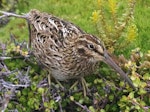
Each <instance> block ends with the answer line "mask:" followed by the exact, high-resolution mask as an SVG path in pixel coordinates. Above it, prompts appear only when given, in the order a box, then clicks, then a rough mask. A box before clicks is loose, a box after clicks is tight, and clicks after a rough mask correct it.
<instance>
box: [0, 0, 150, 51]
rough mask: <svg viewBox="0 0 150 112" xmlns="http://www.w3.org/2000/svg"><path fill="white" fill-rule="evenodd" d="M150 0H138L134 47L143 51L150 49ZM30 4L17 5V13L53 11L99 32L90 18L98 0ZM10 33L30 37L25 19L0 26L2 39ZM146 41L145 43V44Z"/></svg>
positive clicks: (94, 31) (83, 27) (31, 0)
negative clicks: (136, 32)
mask: <svg viewBox="0 0 150 112" xmlns="http://www.w3.org/2000/svg"><path fill="white" fill-rule="evenodd" d="M149 1H150V0H145V1H141V0H138V1H137V4H136V9H135V22H136V25H137V28H138V37H137V39H136V41H135V43H134V44H135V45H134V47H140V48H141V49H142V50H143V51H145V52H146V51H147V50H149V49H150V45H149V44H148V43H150V38H149V35H148V34H149V33H150V25H149V23H150V19H149V18H150V13H148V12H150V7H149V6H150V5H149V4H150V2H149ZM28 4H29V5H27V4H25V3H22V2H20V3H19V4H18V6H17V10H16V12H17V13H20V14H21V13H27V12H29V11H30V10H31V9H38V10H40V11H44V12H48V13H51V14H53V15H55V16H58V17H60V18H63V19H65V20H69V21H71V22H73V23H75V24H76V25H78V26H79V27H81V29H83V30H85V31H86V32H88V33H92V34H94V35H96V34H97V32H96V29H95V27H94V25H93V23H92V21H91V19H90V17H91V14H92V12H93V11H94V10H95V9H96V6H97V5H96V0H95V1H91V0H82V1H80V0H73V1H68V0H59V1H58V0H50V1H43V0H30V1H28ZM10 33H13V34H15V35H16V37H18V39H21V40H22V39H23V40H24V39H25V40H27V39H28V32H27V26H26V24H25V21H24V20H21V19H16V18H13V19H12V20H11V22H10V23H9V24H7V25H6V26H5V27H2V28H0V38H1V40H4V41H7V40H8V38H9V35H10ZM143 43H144V44H143Z"/></svg>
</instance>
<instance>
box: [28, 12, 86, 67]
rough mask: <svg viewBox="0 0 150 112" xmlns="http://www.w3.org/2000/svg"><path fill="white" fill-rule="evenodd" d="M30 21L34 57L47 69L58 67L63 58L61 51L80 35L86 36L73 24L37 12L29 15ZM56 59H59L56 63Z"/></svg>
mask: <svg viewBox="0 0 150 112" xmlns="http://www.w3.org/2000/svg"><path fill="white" fill-rule="evenodd" d="M28 20H29V22H30V25H31V43H32V47H33V48H34V55H35V56H36V57H37V58H38V59H39V61H40V62H41V63H42V64H44V65H45V66H47V67H52V66H54V65H55V66H58V64H59V63H58V62H56V61H58V60H61V59H62V57H63V56H62V53H61V50H63V49H64V48H65V47H67V44H70V43H71V41H73V40H74V39H76V38H78V37H79V35H82V34H84V32H83V31H82V30H80V28H78V27H76V26H75V25H73V24H72V23H69V22H66V21H64V20H61V19H59V18H57V17H55V16H53V15H50V14H47V13H41V12H39V11H37V10H32V11H30V12H29V13H28ZM68 41H70V42H68ZM55 58H57V59H56V61H55Z"/></svg>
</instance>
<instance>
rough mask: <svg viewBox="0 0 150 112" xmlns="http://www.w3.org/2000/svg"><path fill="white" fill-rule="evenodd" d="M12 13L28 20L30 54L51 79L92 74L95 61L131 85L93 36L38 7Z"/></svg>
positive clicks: (95, 66)
mask: <svg viewBox="0 0 150 112" xmlns="http://www.w3.org/2000/svg"><path fill="white" fill-rule="evenodd" d="M2 13H3V14H4V12H2ZM7 14H9V13H7ZM7 14H5V15H7ZM8 16H11V15H8ZM13 16H15V15H13ZM16 16H18V17H22V18H25V19H27V20H28V23H29V26H30V27H31V29H30V41H31V45H32V49H33V53H34V55H35V57H36V58H37V59H38V61H40V62H41V63H42V64H43V65H44V66H45V67H46V68H47V69H48V70H50V71H51V75H52V77H54V78H55V79H57V80H60V81H65V80H70V79H83V77H84V76H87V75H90V74H92V73H93V72H94V71H95V69H96V68H97V64H98V63H99V62H100V61H103V62H105V63H107V64H108V65H110V66H111V67H112V68H113V69H114V70H116V71H117V72H118V73H119V74H120V75H121V76H122V77H123V78H124V79H125V80H126V81H127V82H128V83H129V85H130V86H131V87H132V88H134V86H133V84H132V82H131V80H130V79H129V78H128V77H127V75H126V74H125V73H124V71H123V70H122V69H121V68H120V67H119V66H118V65H117V64H116V63H115V62H114V61H113V60H112V59H111V57H110V56H109V55H108V53H107V50H106V49H105V47H104V45H103V42H101V41H100V40H99V39H98V38H97V37H95V36H93V35H90V34H88V33H86V32H84V31H82V30H81V29H80V28H79V27H77V26H75V25H74V24H72V23H70V22H67V21H64V20H62V19H59V18H57V17H55V16H53V15H50V14H47V13H43V12H39V11H38V10H31V11H30V12H29V13H27V14H25V15H22V16H19V15H16Z"/></svg>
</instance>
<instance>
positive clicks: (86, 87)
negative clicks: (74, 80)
mask: <svg viewBox="0 0 150 112" xmlns="http://www.w3.org/2000/svg"><path fill="white" fill-rule="evenodd" d="M81 83H82V87H83V95H84V96H86V95H87V92H88V91H89V89H88V86H87V83H86V81H85V79H84V78H83V77H82V78H81Z"/></svg>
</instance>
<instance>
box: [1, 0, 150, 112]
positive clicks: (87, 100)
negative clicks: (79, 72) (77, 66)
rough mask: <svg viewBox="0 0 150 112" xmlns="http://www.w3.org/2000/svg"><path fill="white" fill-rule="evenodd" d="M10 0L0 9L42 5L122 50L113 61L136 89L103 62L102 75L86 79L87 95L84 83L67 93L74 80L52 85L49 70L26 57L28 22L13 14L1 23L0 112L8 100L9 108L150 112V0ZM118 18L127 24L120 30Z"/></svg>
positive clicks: (21, 9) (20, 9)
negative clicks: (84, 95)
mask: <svg viewBox="0 0 150 112" xmlns="http://www.w3.org/2000/svg"><path fill="white" fill-rule="evenodd" d="M6 1H7V0H0V3H1V4H0V7H1V10H7V11H10V10H13V11H15V12H16V13H18V14H22V13H27V12H29V11H30V9H38V10H40V11H44V12H48V13H51V14H53V15H56V16H58V17H60V18H63V19H65V20H69V21H71V22H73V23H75V24H76V25H78V26H80V27H81V29H84V30H85V31H86V32H88V33H91V34H94V35H97V36H98V37H100V38H101V39H102V40H103V41H104V42H105V45H106V46H107V48H108V50H109V52H111V53H113V54H116V55H117V54H118V55H119V54H123V55H120V56H119V58H116V57H114V59H115V60H116V62H117V63H118V64H119V65H120V66H121V67H122V69H123V70H124V71H126V72H129V71H130V72H129V74H128V75H129V77H130V78H131V80H132V81H133V83H134V85H135V86H136V88H137V90H136V91H134V90H132V88H130V87H129V86H128V85H127V84H125V83H124V82H123V81H121V80H120V77H118V76H117V75H116V73H114V72H112V70H110V68H109V67H108V66H107V67H106V66H105V65H101V66H100V69H99V70H97V71H96V72H97V73H98V74H99V73H100V74H101V75H93V76H90V77H86V81H87V85H88V87H89V89H90V91H89V92H88V95H87V96H86V97H83V91H82V87H81V86H80V85H78V86H75V87H74V88H73V90H72V91H68V89H69V88H70V86H71V85H72V82H73V81H71V82H68V83H66V82H62V85H63V86H64V87H65V88H66V90H62V89H61V87H60V85H59V84H57V83H56V82H55V81H53V82H52V87H51V88H48V87H49V86H48V84H47V74H48V73H47V72H46V71H45V70H42V68H41V67H40V66H39V64H37V62H36V61H35V59H34V57H28V48H27V43H26V42H23V41H24V40H26V41H27V40H28V28H27V24H26V21H25V20H23V19H18V18H14V17H11V19H10V22H9V23H8V24H6V25H0V26H1V27H0V111H1V110H4V104H6V105H7V108H6V110H5V111H6V112H8V111H10V110H15V109H16V110H18V111H19V112H21V111H23V112H31V111H35V110H37V111H45V112H49V111H56V112H61V111H63V112H70V111H72V112H81V111H85V112H118V111H122V112H129V111H133V112H149V111H150V107H149V106H150V99H149V93H150V90H149V88H150V84H149V83H150V45H149V43H150V37H149V33H150V25H149V23H150V19H149V18H150V13H149V12H150V0H144V1H142V0H137V1H136V4H135V6H134V0H127V1H120V0H108V1H106V0H95V1H91V0H59V1H58V0H45V1H44V0H30V1H26V0H10V1H11V4H7V3H8V2H6ZM8 1H9V0H8ZM130 9H134V13H133V10H130ZM128 14H130V16H129V15H128ZM112 18H113V19H112ZM126 18H127V19H126ZM118 21H119V22H120V21H121V22H120V25H123V23H124V22H127V24H125V25H124V26H123V29H122V30H121V29H119V30H118V29H115V25H116V24H117V22H118ZM103 22H105V24H104V23H103ZM105 25H106V26H105ZM120 28H121V27H120ZM10 34H11V39H12V41H10V39H9V38H10ZM118 34H119V35H118ZM117 36H118V37H117ZM14 38H15V39H14ZM14 41H15V42H14ZM114 41H115V43H113V42H114ZM3 43H5V44H3ZM127 57H128V58H127ZM6 58H10V59H6Z"/></svg>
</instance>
